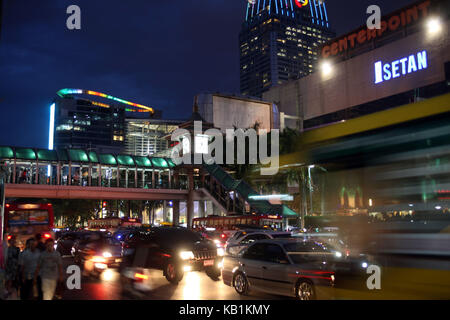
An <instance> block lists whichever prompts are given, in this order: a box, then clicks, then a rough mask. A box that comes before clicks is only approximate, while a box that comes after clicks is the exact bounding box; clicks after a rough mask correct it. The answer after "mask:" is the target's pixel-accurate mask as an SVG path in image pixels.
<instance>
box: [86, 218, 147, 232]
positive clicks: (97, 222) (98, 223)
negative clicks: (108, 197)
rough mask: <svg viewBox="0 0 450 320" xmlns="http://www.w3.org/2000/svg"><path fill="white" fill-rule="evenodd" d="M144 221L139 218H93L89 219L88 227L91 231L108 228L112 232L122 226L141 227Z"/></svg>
mask: <svg viewBox="0 0 450 320" xmlns="http://www.w3.org/2000/svg"><path fill="white" fill-rule="evenodd" d="M141 226H142V223H141V220H140V219H137V218H118V217H110V218H103V219H92V220H89V221H88V229H89V230H91V231H100V230H106V231H109V232H111V233H114V232H116V231H117V230H119V229H120V228H127V227H141Z"/></svg>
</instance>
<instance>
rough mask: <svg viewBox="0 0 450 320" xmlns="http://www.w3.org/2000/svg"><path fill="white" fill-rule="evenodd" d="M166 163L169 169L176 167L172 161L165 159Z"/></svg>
mask: <svg viewBox="0 0 450 320" xmlns="http://www.w3.org/2000/svg"><path fill="white" fill-rule="evenodd" d="M166 161H167V163H168V164H169V167H171V168H174V167H176V164H175V163H174V162H173V161H172V159H166Z"/></svg>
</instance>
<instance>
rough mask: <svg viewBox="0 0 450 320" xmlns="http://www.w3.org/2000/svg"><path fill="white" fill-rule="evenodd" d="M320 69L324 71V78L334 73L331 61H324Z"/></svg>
mask: <svg viewBox="0 0 450 320" xmlns="http://www.w3.org/2000/svg"><path fill="white" fill-rule="evenodd" d="M320 69H321V70H322V76H324V77H328V76H330V75H331V74H332V73H333V66H332V65H331V62H330V61H323V62H322V64H321V65H320Z"/></svg>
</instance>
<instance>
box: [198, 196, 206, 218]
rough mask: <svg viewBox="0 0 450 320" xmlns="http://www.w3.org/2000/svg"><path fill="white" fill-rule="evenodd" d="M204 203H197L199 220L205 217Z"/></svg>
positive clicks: (201, 201)
mask: <svg viewBox="0 0 450 320" xmlns="http://www.w3.org/2000/svg"><path fill="white" fill-rule="evenodd" d="M205 202H206V201H203V200H200V201H199V202H198V214H199V216H200V218H204V217H206V212H205Z"/></svg>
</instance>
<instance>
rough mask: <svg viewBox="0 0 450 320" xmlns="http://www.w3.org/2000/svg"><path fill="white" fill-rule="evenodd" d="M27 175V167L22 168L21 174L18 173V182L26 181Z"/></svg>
mask: <svg viewBox="0 0 450 320" xmlns="http://www.w3.org/2000/svg"><path fill="white" fill-rule="evenodd" d="M27 176H28V173H27V169H24V170H23V171H22V174H21V175H20V182H19V183H27Z"/></svg>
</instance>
